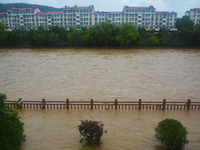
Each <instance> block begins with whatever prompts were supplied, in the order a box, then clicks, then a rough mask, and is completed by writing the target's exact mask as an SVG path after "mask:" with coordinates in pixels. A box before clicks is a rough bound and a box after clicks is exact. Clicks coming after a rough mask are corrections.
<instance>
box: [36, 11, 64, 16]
mask: <svg viewBox="0 0 200 150" xmlns="http://www.w3.org/2000/svg"><path fill="white" fill-rule="evenodd" d="M39 14H63V12H62V11H48V12H37V13H36V15H39Z"/></svg>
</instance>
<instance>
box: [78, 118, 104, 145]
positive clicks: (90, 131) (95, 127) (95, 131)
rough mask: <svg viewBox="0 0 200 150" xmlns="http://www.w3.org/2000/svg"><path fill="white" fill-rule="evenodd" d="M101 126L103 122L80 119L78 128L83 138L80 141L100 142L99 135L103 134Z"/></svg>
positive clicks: (87, 142)
mask: <svg viewBox="0 0 200 150" xmlns="http://www.w3.org/2000/svg"><path fill="white" fill-rule="evenodd" d="M103 126H104V124H103V123H102V122H100V121H91V120H90V121H88V120H85V121H83V120H81V124H80V125H78V129H79V132H80V134H81V135H82V136H83V138H82V139H81V140H80V142H83V141H85V142H86V144H98V145H100V144H101V143H102V141H101V137H102V135H103V132H107V131H103Z"/></svg>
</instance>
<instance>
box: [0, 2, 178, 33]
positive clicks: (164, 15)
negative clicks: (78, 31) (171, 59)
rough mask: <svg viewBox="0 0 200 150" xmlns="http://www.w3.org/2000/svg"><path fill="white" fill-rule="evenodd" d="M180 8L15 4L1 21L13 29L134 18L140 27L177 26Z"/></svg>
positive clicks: (1, 15) (171, 27)
mask: <svg viewBox="0 0 200 150" xmlns="http://www.w3.org/2000/svg"><path fill="white" fill-rule="evenodd" d="M176 18H177V13H176V12H166V11H156V10H155V8H154V7H153V6H149V7H129V6H124V8H123V10H122V11H116V12H104V11H95V9H94V6H93V5H91V6H87V7H78V6H76V5H75V6H73V7H69V6H65V7H64V8H63V10H62V11H54V12H41V11H40V10H39V9H37V8H13V9H9V10H8V11H7V12H3V13H0V22H4V23H5V24H6V25H7V26H8V27H9V28H10V29H30V28H34V27H36V28H37V27H39V26H41V25H43V26H47V27H50V26H60V27H64V28H69V27H91V26H94V25H96V24H98V23H100V22H104V21H106V20H110V21H111V22H112V23H113V24H116V25H122V24H124V23H126V22H131V23H132V24H134V25H136V26H137V27H144V28H147V29H149V30H150V29H155V30H160V29H163V28H165V29H168V30H174V29H175V21H176Z"/></svg>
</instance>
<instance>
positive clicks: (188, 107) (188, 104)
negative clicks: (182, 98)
mask: <svg viewBox="0 0 200 150" xmlns="http://www.w3.org/2000/svg"><path fill="white" fill-rule="evenodd" d="M190 107H191V99H188V101H187V110H190Z"/></svg>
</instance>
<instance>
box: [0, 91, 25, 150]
mask: <svg viewBox="0 0 200 150" xmlns="http://www.w3.org/2000/svg"><path fill="white" fill-rule="evenodd" d="M5 99H6V95H5V94H1V93H0V149H1V150H20V148H21V142H22V141H23V140H24V139H25V135H24V124H23V122H21V121H20V116H19V115H18V113H17V112H16V111H14V110H12V109H10V108H8V107H6V105H5V103H4V100H5Z"/></svg>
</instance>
